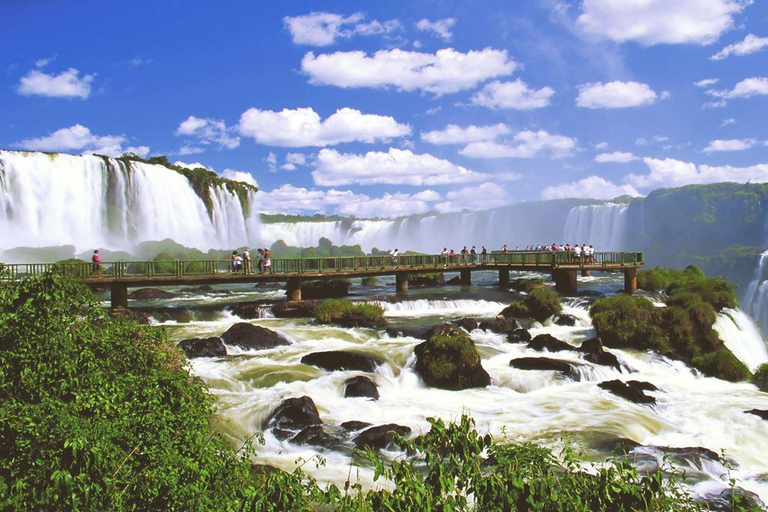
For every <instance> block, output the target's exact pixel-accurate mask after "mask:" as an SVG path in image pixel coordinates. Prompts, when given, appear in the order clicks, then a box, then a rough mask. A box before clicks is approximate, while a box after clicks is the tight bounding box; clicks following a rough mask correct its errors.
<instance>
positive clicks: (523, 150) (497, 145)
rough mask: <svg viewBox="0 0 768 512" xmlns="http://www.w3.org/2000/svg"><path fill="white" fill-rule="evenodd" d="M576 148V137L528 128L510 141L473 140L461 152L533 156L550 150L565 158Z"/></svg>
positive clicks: (482, 155)
mask: <svg viewBox="0 0 768 512" xmlns="http://www.w3.org/2000/svg"><path fill="white" fill-rule="evenodd" d="M574 149H576V139H572V138H570V137H566V136H564V135H550V134H549V133H547V132H545V131H544V130H539V131H537V132H534V131H530V130H526V131H522V132H518V133H517V134H516V135H515V136H514V137H513V138H512V140H509V141H504V142H494V141H479V142H472V143H470V144H468V145H467V146H466V147H464V148H463V149H462V150H461V151H459V153H460V154H462V155H464V156H467V157H473V158H533V157H536V156H539V155H540V154H542V153H546V152H548V153H549V154H550V155H551V156H552V157H553V158H563V157H566V156H570V155H571V154H573V151H574Z"/></svg>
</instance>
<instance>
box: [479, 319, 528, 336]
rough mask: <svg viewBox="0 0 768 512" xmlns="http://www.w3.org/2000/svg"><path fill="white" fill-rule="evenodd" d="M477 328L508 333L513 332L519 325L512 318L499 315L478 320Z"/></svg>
mask: <svg viewBox="0 0 768 512" xmlns="http://www.w3.org/2000/svg"><path fill="white" fill-rule="evenodd" d="M478 328H480V329H483V330H485V331H491V332H495V333H498V334H508V333H510V332H513V331H514V330H515V329H518V328H520V326H519V325H518V324H517V322H516V321H515V319H514V318H507V317H503V316H500V317H499V318H494V319H493V320H486V321H484V322H480V324H479V325H478Z"/></svg>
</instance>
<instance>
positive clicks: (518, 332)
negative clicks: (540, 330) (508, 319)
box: [507, 327, 531, 343]
mask: <svg viewBox="0 0 768 512" xmlns="http://www.w3.org/2000/svg"><path fill="white" fill-rule="evenodd" d="M507 341H508V342H509V343H519V342H521V341H531V333H530V332H528V331H527V330H525V329H523V328H522V327H521V328H519V329H515V330H514V331H512V332H508V333H507Z"/></svg>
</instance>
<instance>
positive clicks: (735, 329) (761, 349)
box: [713, 308, 768, 371]
mask: <svg viewBox="0 0 768 512" xmlns="http://www.w3.org/2000/svg"><path fill="white" fill-rule="evenodd" d="M713 327H714V329H715V330H716V331H717V334H718V335H719V336H720V339H721V340H723V343H724V344H725V346H726V347H728V349H729V350H730V351H731V352H733V355H735V356H736V357H737V358H738V359H739V360H740V361H741V362H742V363H744V364H745V365H747V367H749V369H750V370H751V371H755V370H756V369H757V367H758V366H760V365H761V364H763V363H768V348H767V347H766V345H765V341H763V337H762V336H761V335H760V331H759V330H758V328H757V326H756V325H755V323H754V322H753V321H752V320H751V319H750V318H749V317H748V316H747V315H746V314H745V313H744V312H743V311H741V310H739V309H728V308H726V309H724V310H723V312H722V313H720V314H719V315H717V320H715V325H714V326H713Z"/></svg>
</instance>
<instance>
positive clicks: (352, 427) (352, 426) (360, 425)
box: [341, 420, 371, 432]
mask: <svg viewBox="0 0 768 512" xmlns="http://www.w3.org/2000/svg"><path fill="white" fill-rule="evenodd" d="M370 426H371V424H370V423H368V422H365V421H355V420H352V421H345V422H344V423H342V424H341V428H343V429H344V430H349V431H353V432H354V431H357V430H363V429H364V428H366V427H370Z"/></svg>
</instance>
